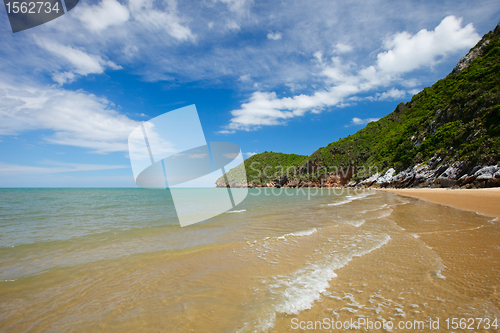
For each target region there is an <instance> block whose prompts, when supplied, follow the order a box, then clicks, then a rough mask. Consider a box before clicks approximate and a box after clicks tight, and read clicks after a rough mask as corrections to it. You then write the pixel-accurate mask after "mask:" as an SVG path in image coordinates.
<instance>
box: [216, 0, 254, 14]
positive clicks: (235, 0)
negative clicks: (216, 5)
mask: <svg viewBox="0 0 500 333" xmlns="http://www.w3.org/2000/svg"><path fill="white" fill-rule="evenodd" d="M219 1H220V2H222V3H225V4H226V5H227V7H228V8H229V10H230V11H231V12H233V13H236V14H238V15H245V14H247V11H248V7H249V6H250V5H251V4H252V3H253V1H252V0H219Z"/></svg>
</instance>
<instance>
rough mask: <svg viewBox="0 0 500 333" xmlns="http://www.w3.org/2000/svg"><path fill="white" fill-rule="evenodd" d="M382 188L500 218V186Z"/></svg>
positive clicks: (406, 195)
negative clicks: (473, 187)
mask: <svg viewBox="0 0 500 333" xmlns="http://www.w3.org/2000/svg"><path fill="white" fill-rule="evenodd" d="M381 190H382V191H387V192H392V193H397V194H399V195H402V196H405V197H412V198H418V199H422V200H425V201H428V202H432V203H437V204H441V205H446V206H450V207H454V208H458V209H462V210H467V211H472V212H477V213H479V214H482V215H486V216H492V217H498V218H500V188H498V187H497V188H483V189H470V190H466V189H457V190H451V189H445V188H421V189H381Z"/></svg>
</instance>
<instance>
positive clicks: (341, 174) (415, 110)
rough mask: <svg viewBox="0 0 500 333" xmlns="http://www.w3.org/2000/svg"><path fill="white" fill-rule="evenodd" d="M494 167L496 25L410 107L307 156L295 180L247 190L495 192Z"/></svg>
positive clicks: (498, 135) (498, 85)
mask: <svg viewBox="0 0 500 333" xmlns="http://www.w3.org/2000/svg"><path fill="white" fill-rule="evenodd" d="M259 155H260V154H259ZM254 158H259V156H258V155H256V156H254ZM247 161H248V160H247ZM499 161H500V23H499V25H497V27H496V28H495V30H494V31H490V32H489V33H487V34H486V35H485V36H483V38H482V39H481V41H479V42H478V43H477V45H476V46H475V47H473V48H472V49H471V50H470V51H469V52H468V54H467V55H465V56H464V57H463V58H462V59H461V60H460V61H459V62H458V64H457V65H456V66H455V67H454V69H453V71H452V72H451V73H450V74H449V75H448V76H447V77H445V78H444V79H442V80H439V81H438V82H436V83H435V84H434V85H433V86H432V87H427V88H425V89H424V90H423V91H421V92H420V93H418V94H417V95H414V96H413V97H412V99H411V101H409V102H407V103H406V104H404V103H401V104H399V105H398V106H397V107H396V109H395V110H394V111H393V112H391V113H390V114H388V115H387V116H385V117H383V118H381V119H380V120H378V121H376V122H372V123H369V124H368V125H367V126H366V127H365V128H363V129H361V130H360V131H358V132H357V133H355V134H353V135H350V136H348V137H346V138H343V139H340V140H338V141H336V142H333V143H330V144H329V145H327V146H326V147H322V148H319V149H318V150H317V151H315V152H314V153H313V154H311V156H309V157H308V158H305V159H304V160H302V161H300V160H299V159H297V160H295V163H297V165H296V166H297V169H296V172H295V173H294V174H275V177H272V176H271V177H267V178H262V179H260V182H259V181H257V182H253V184H254V185H256V186H264V185H265V186H272V187H297V186H299V187H300V186H363V187H366V186H375V187H379V186H380V187H387V186H391V187H415V186H436V187H450V186H455V187H485V186H500V172H499V166H498V165H499ZM261 162H262V164H260V165H259V166H258V168H260V170H263V169H264V168H265V167H266V166H267V164H266V163H267V162H266V161H265V160H262V161H261ZM249 164H250V163H249ZM245 165H247V162H245ZM272 167H273V170H275V167H276V165H274V164H273V165H272ZM231 172H232V170H231V171H230V172H229V173H228V175H229V174H231ZM248 172H249V170H248V167H247V173H248ZM248 179H249V181H251V180H252V177H248ZM253 179H255V177H254V178H253ZM242 185H243V184H242Z"/></svg>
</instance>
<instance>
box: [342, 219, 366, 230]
mask: <svg viewBox="0 0 500 333" xmlns="http://www.w3.org/2000/svg"><path fill="white" fill-rule="evenodd" d="M345 223H347V224H349V225H352V226H354V227H356V228H358V227H360V226H362V225H363V224H365V220H364V219H360V220H351V221H345Z"/></svg>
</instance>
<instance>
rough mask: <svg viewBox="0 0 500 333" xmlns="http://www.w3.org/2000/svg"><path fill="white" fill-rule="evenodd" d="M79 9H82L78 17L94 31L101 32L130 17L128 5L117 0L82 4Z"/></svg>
mask: <svg viewBox="0 0 500 333" xmlns="http://www.w3.org/2000/svg"><path fill="white" fill-rule="evenodd" d="M78 10H79V11H80V16H78V18H79V19H80V20H81V21H82V22H83V23H84V24H85V26H86V27H87V28H88V29H89V30H91V31H94V32H100V31H101V30H104V29H106V28H107V27H110V26H113V25H120V24H123V23H124V22H126V21H128V19H129V17H130V13H129V11H128V9H127V7H125V6H123V5H121V4H120V3H119V2H118V1H116V0H102V1H101V2H100V3H99V4H97V5H94V6H88V5H86V4H82V5H81V7H79V8H78Z"/></svg>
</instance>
